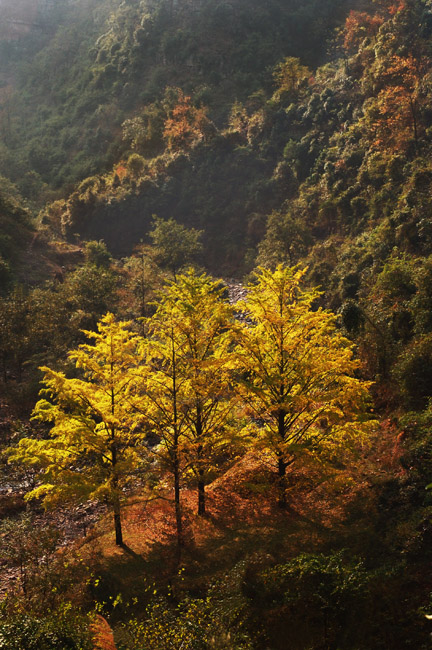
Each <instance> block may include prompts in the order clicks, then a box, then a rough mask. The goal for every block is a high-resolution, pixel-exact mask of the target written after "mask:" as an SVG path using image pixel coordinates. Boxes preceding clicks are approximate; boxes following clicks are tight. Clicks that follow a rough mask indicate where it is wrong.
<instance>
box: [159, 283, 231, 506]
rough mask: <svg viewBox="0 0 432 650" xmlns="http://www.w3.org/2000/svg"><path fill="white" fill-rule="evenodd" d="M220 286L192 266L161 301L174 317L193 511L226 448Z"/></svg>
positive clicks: (227, 348)
mask: <svg viewBox="0 0 432 650" xmlns="http://www.w3.org/2000/svg"><path fill="white" fill-rule="evenodd" d="M225 290H226V287H225V286H224V285H223V284H221V282H218V281H213V280H212V279H211V278H210V277H209V276H208V275H206V274H198V273H196V272H195V271H193V270H190V271H188V272H187V273H184V274H182V275H181V276H179V277H178V279H177V282H172V283H170V286H169V290H168V293H167V296H166V299H167V300H169V301H170V303H171V304H172V308H173V310H174V311H175V313H176V314H177V317H178V321H177V322H178V327H179V335H180V336H181V337H182V345H181V359H182V366H181V367H182V375H183V378H184V385H183V395H182V411H183V413H184V415H185V432H184V436H183V444H182V450H183V454H184V456H185V460H186V467H187V469H188V470H191V471H192V473H193V474H194V476H195V478H196V484H197V488H198V514H199V515H204V514H205V510H206V501H205V486H206V483H207V482H208V477H209V475H210V474H211V471H212V470H213V469H214V459H215V458H216V457H217V455H218V454H220V453H221V452H222V450H224V451H225V452H227V450H228V447H230V446H232V443H233V442H234V438H235V436H233V428H232V427H231V426H230V421H231V420H232V414H233V408H234V401H235V399H234V393H233V390H232V380H233V367H234V365H233V359H232V354H231V348H232V326H233V323H234V314H233V309H232V307H231V305H230V304H229V302H228V300H227V299H226V298H225V297H224V292H225Z"/></svg>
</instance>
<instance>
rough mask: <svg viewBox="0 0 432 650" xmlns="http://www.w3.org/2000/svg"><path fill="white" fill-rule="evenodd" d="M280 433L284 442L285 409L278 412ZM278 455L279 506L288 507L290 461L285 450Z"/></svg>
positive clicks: (278, 451) (277, 453) (278, 452)
mask: <svg viewBox="0 0 432 650" xmlns="http://www.w3.org/2000/svg"><path fill="white" fill-rule="evenodd" d="M281 394H283V387H281ZM278 434H279V438H280V441H281V443H283V442H284V440H285V412H284V411H283V410H280V411H279V413H278ZM276 455H277V460H278V487H279V498H278V506H279V507H280V508H286V505H287V501H286V468H287V466H288V463H287V462H286V461H285V460H284V457H283V452H282V451H281V450H280V449H278V450H277V452H276Z"/></svg>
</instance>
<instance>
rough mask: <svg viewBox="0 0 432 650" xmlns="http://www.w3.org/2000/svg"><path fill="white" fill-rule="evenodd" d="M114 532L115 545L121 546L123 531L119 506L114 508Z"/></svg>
mask: <svg viewBox="0 0 432 650" xmlns="http://www.w3.org/2000/svg"><path fill="white" fill-rule="evenodd" d="M114 530H115V543H116V545H117V546H123V531H122V523H121V515H120V504H115V506H114Z"/></svg>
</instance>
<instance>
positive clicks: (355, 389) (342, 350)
mask: <svg viewBox="0 0 432 650" xmlns="http://www.w3.org/2000/svg"><path fill="white" fill-rule="evenodd" d="M304 273H305V272H304V271H302V270H300V269H299V268H298V267H292V268H289V267H284V266H282V265H279V266H278V267H277V268H276V270H275V271H274V272H272V271H269V270H267V269H264V268H259V269H258V271H257V273H256V282H254V283H252V284H251V285H250V286H249V289H248V294H247V298H246V300H245V301H244V302H243V303H240V304H238V306H239V307H240V308H241V309H242V310H243V311H244V312H245V314H247V316H248V319H247V322H246V323H245V324H244V325H242V326H239V327H238V328H237V359H238V364H239V381H238V384H237V386H238V390H239V392H240V394H241V397H242V399H243V402H244V404H245V405H246V408H247V410H248V411H249V414H250V415H251V416H252V418H253V419H254V420H255V422H256V424H257V429H258V431H259V434H260V436H259V440H260V443H261V445H262V446H263V447H264V448H265V449H267V450H269V451H270V452H272V454H274V456H275V460H276V462H277V471H278V476H279V486H280V495H279V502H280V505H282V506H283V505H285V503H286V487H285V483H286V479H285V476H286V470H287V467H288V466H289V465H290V464H291V463H292V462H293V461H294V460H295V459H296V457H298V456H299V455H300V454H301V453H302V452H303V451H305V450H307V451H310V452H312V453H316V454H318V453H319V452H320V451H322V450H323V448H325V447H327V448H328V447H329V446H332V445H336V444H338V443H340V442H342V443H345V442H348V441H349V440H353V439H354V438H356V437H358V436H361V435H362V434H363V433H364V431H365V430H367V428H368V427H367V425H365V424H364V420H367V416H366V412H367V404H368V400H369V391H368V389H369V385H370V383H369V382H367V381H363V380H361V379H359V378H358V377H356V376H355V375H356V371H357V370H358V367H359V362H358V360H356V358H355V357H354V353H353V346H352V344H351V343H350V342H349V341H348V340H347V339H346V338H345V337H344V336H343V335H342V333H341V332H340V330H338V328H337V325H336V317H335V315H334V314H332V313H331V312H329V311H326V310H323V309H321V308H317V309H314V308H313V306H314V303H315V302H316V300H317V298H318V297H319V295H320V292H319V291H318V290H317V289H311V290H307V289H304V288H303V287H302V279H303V276H304Z"/></svg>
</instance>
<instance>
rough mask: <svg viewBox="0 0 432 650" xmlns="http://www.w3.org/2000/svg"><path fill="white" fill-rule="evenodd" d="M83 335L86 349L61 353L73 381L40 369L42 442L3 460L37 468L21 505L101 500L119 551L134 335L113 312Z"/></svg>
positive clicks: (132, 446) (135, 453)
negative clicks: (69, 363) (68, 363)
mask: <svg viewBox="0 0 432 650" xmlns="http://www.w3.org/2000/svg"><path fill="white" fill-rule="evenodd" d="M85 334H86V335H87V337H88V338H89V339H92V340H93V344H90V343H89V344H84V345H80V346H79V348H78V349H77V350H73V351H71V352H69V355H68V356H69V359H70V361H72V362H73V363H74V364H75V366H76V368H77V371H78V372H77V374H79V375H81V376H80V377H74V378H68V377H67V376H66V375H65V374H64V373H63V372H56V371H54V370H51V369H50V368H47V367H42V368H41V370H42V372H43V373H44V380H43V382H44V384H45V386H46V388H45V389H43V391H42V393H43V394H44V398H43V399H41V400H39V402H38V403H37V404H36V406H35V409H34V411H33V419H35V420H39V421H41V422H46V423H48V424H50V425H52V426H51V429H50V432H49V435H48V437H47V438H46V439H33V438H24V439H22V440H21V441H20V443H19V444H18V446H17V447H16V448H14V449H11V450H10V458H11V460H13V461H18V462H21V463H24V464H27V465H34V466H39V467H41V468H42V470H43V471H42V473H41V474H40V475H39V485H38V486H37V487H36V488H35V489H33V490H32V491H31V492H29V493H28V494H27V495H26V498H27V499H31V498H35V497H38V498H42V499H43V501H44V504H45V505H50V504H55V503H59V502H64V501H70V500H72V499H81V500H84V499H88V498H93V499H101V500H105V501H107V502H108V503H109V504H110V506H111V508H112V511H113V515H114V529H115V541H116V544H117V545H119V546H121V545H122V544H123V533H122V522H121V507H120V506H121V494H122V488H123V487H124V486H125V485H126V483H127V481H128V479H129V478H130V476H131V473H132V472H133V471H134V469H136V467H137V465H138V464H139V463H140V462H142V449H141V448H140V445H139V442H140V440H141V437H142V436H141V433H140V432H139V430H138V428H137V411H136V409H135V408H134V406H133V399H134V397H133V392H134V391H133V381H134V377H135V376H136V372H135V369H136V358H137V346H138V342H139V340H140V337H139V336H137V335H135V334H134V333H133V332H131V330H130V329H129V323H127V322H116V321H115V318H114V316H113V315H112V314H107V315H106V316H104V317H103V318H102V319H101V321H100V322H99V324H98V331H97V332H88V331H86V332H85Z"/></svg>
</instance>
